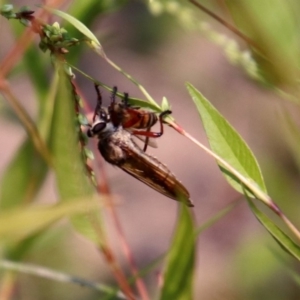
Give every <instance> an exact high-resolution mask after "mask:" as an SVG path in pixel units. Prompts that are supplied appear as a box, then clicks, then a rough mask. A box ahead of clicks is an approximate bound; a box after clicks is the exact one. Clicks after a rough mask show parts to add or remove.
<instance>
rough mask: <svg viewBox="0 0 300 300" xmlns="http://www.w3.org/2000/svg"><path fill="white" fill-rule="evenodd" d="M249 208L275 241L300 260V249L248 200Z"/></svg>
mask: <svg viewBox="0 0 300 300" xmlns="http://www.w3.org/2000/svg"><path fill="white" fill-rule="evenodd" d="M248 203H249V206H250V208H251V210H252V212H253V213H254V214H255V216H256V218H257V219H258V221H259V222H260V223H261V224H262V225H263V226H264V227H265V228H266V229H267V230H268V232H269V233H270V234H271V236H272V237H273V238H274V239H275V241H276V242H277V243H278V244H279V245H280V246H281V247H282V248H283V249H284V250H285V251H286V252H287V253H289V254H291V255H292V256H294V257H295V258H296V259H298V260H300V247H299V246H298V245H297V244H296V243H295V242H294V241H292V239H291V238H290V237H289V236H287V235H286V234H285V233H284V232H283V231H282V230H281V229H280V228H279V227H278V226H277V225H276V224H275V223H274V222H273V221H272V220H270V219H269V218H268V217H267V216H266V215H265V214H263V213H262V212H261V211H259V210H258V209H257V207H256V206H255V205H254V203H253V202H252V201H251V200H250V199H249V198H248Z"/></svg>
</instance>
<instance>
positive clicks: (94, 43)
mask: <svg viewBox="0 0 300 300" xmlns="http://www.w3.org/2000/svg"><path fill="white" fill-rule="evenodd" d="M44 8H45V9H46V10H48V11H50V12H52V13H53V14H55V15H57V16H59V17H61V18H63V19H64V20H66V21H68V22H69V23H71V24H72V25H73V26H74V27H75V28H77V29H78V30H79V31H80V32H81V33H82V34H84V35H85V36H86V37H87V38H88V39H89V40H91V42H92V47H93V48H95V49H97V50H98V51H100V52H102V51H103V49H102V46H101V44H100V42H99V41H98V39H97V38H96V36H95V35H94V34H93V33H92V32H91V31H90V30H89V29H88V28H87V27H86V26H85V25H84V24H83V23H81V22H80V21H79V20H77V19H76V18H74V17H73V16H71V15H69V14H67V13H65V12H63V11H60V10H57V9H53V8H49V7H45V6H44Z"/></svg>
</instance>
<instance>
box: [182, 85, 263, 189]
mask: <svg viewBox="0 0 300 300" xmlns="http://www.w3.org/2000/svg"><path fill="white" fill-rule="evenodd" d="M187 89H188V91H189V93H190V95H191V96H192V99H193V100H194V103H195V104H196V106H197V109H198V112H199V114H200V116H201V119H202V123H203V126H204V129H205V131H206V134H207V137H208V140H209V143H210V146H211V149H212V150H213V151H214V153H216V154H217V155H218V156H219V157H221V158H222V159H224V160H225V161H226V162H228V163H229V164H230V165H231V166H232V167H233V168H235V169H236V170H237V171H238V172H239V173H240V174H242V176H244V177H245V178H247V179H250V180H251V181H253V183H254V184H255V185H257V186H258V187H259V188H260V189H261V190H262V191H263V192H266V187H265V183H264V180H263V177H262V174H261V170H260V168H259V165H258V163H257V161H256V159H255V157H254V155H253V153H252V152H251V150H250V148H249V147H248V145H247V144H246V143H245V141H244V140H243V139H242V138H241V136H240V135H239V134H238V133H237V132H236V131H235V130H234V128H233V127H232V126H231V125H230V124H229V123H228V121H227V120H226V119H225V118H224V117H223V116H222V115H221V114H220V113H219V112H218V111H217V110H216V108H215V107H214V106H213V105H212V104H211V103H210V102H209V101H208V100H207V99H206V98H205V97H204V96H203V95H202V94H201V93H200V92H199V91H198V90H196V89H195V87H193V86H192V85H191V84H187ZM219 167H220V169H221V171H222V172H223V175H224V176H225V178H226V179H227V180H228V182H229V183H230V184H231V185H232V186H233V187H234V188H235V189H236V190H237V191H239V192H241V193H243V192H244V188H243V187H242V186H241V184H240V180H239V179H237V178H236V176H234V175H233V174H232V173H231V172H230V171H229V170H227V169H226V168H225V167H224V166H222V164H221V163H219Z"/></svg>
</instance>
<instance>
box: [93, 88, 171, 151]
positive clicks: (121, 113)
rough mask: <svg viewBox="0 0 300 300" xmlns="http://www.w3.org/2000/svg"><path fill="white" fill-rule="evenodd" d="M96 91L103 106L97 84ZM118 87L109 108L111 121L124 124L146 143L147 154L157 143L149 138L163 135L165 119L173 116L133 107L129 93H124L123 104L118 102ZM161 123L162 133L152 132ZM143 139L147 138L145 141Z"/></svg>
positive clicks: (164, 112)
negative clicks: (149, 147) (149, 146)
mask: <svg viewBox="0 0 300 300" xmlns="http://www.w3.org/2000/svg"><path fill="white" fill-rule="evenodd" d="M95 89H96V92H97V95H98V103H100V104H99V105H100V106H101V105H102V100H101V93H100V91H99V88H98V85H96V84H95ZM116 94H117V87H114V88H113V91H112V95H111V103H110V105H109V107H108V113H109V116H110V121H111V122H112V123H113V125H114V126H116V127H117V126H118V125H119V124H122V127H123V128H125V129H126V130H130V131H131V132H132V134H134V135H135V136H137V137H139V138H140V139H142V140H143V141H144V142H145V145H144V149H143V150H144V151H145V152H146V150H147V146H148V144H149V145H151V146H154V147H155V143H153V141H151V142H150V143H149V138H157V137H160V136H162V135H163V132H164V131H163V118H164V117H165V116H166V115H169V114H171V113H172V112H171V111H170V110H166V111H163V112H162V113H160V114H159V115H157V113H155V112H151V111H148V110H145V109H141V108H140V107H133V106H131V105H130V104H129V101H128V93H124V100H123V102H118V103H117V102H116ZM158 121H159V123H160V132H153V131H150V129H151V127H152V126H154V125H155V124H156V123H157V122H158ZM142 137H145V139H143V138H142Z"/></svg>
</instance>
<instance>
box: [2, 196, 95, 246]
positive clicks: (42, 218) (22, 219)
mask: <svg viewBox="0 0 300 300" xmlns="http://www.w3.org/2000/svg"><path fill="white" fill-rule="evenodd" d="M73 200H74V201H72V202H69V203H59V204H56V205H52V206H49V205H47V206H46V205H45V206H36V207H32V206H31V205H30V206H29V207H24V206H22V207H21V208H18V209H14V210H4V211H2V212H1V213H0V240H1V241H2V242H3V240H5V241H10V242H11V241H14V242H15V241H20V240H23V239H25V238H27V237H30V236H32V235H33V234H35V233H37V232H38V231H40V230H42V229H44V228H45V227H46V226H49V225H50V224H52V223H53V222H55V221H57V220H59V219H61V218H62V217H65V216H70V215H74V214H85V213H86V211H88V210H95V209H96V208H97V207H99V204H98V201H96V200H95V198H94V199H93V201H88V199H86V198H84V199H83V198H81V199H80V200H78V199H73Z"/></svg>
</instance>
